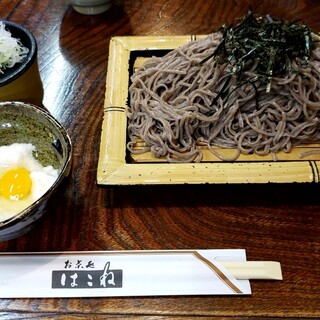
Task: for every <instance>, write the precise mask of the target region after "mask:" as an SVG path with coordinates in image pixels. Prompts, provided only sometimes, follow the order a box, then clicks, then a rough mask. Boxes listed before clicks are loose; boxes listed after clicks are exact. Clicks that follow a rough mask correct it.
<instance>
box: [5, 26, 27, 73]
mask: <svg viewBox="0 0 320 320" xmlns="http://www.w3.org/2000/svg"><path fill="white" fill-rule="evenodd" d="M28 52H29V49H28V48H26V47H25V46H23V45H22V43H21V42H20V40H19V39H16V38H14V37H12V36H11V33H10V31H8V30H7V29H6V28H5V24H4V23H3V22H0V74H1V73H4V70H5V69H6V68H12V67H13V66H14V65H15V64H16V63H19V62H21V61H22V60H23V59H24V58H25V57H26V55H27V53H28Z"/></svg>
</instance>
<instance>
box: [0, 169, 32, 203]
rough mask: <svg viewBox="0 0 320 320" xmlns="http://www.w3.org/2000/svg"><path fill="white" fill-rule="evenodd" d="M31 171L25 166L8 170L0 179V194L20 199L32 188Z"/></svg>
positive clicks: (12, 198) (11, 198) (10, 198)
mask: <svg viewBox="0 0 320 320" xmlns="http://www.w3.org/2000/svg"><path fill="white" fill-rule="evenodd" d="M31 185H32V181H31V178H30V172H29V171H28V170H27V169H24V168H17V169H11V170H8V171H7V172H6V173H5V174H4V175H3V176H2V177H1V179H0V194H1V195H2V196H4V197H5V198H7V199H9V200H20V199H23V198H24V197H26V196H27V195H28V194H29V193H30V190H31Z"/></svg>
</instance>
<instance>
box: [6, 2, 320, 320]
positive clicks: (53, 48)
mask: <svg viewBox="0 0 320 320" xmlns="http://www.w3.org/2000/svg"><path fill="white" fill-rule="evenodd" d="M249 8H251V9H252V10H253V11H254V12H256V13H260V14H270V15H273V16H278V17H280V18H284V19H289V20H297V19H301V20H303V21H305V22H306V23H307V24H308V26H310V27H311V28H314V29H315V30H317V31H320V2H319V1H308V0H304V1H302V0H301V1H298V0H287V1H231V0H230V1H226V0H216V1H214V0H206V1H194V0H119V1H115V2H114V5H113V7H112V8H111V9H110V10H109V11H108V12H105V13H103V14H100V15H96V16H86V15H81V14H79V13H76V12H75V11H74V10H73V9H72V8H71V7H70V6H69V5H68V4H67V3H66V2H65V1H64V0H41V1H38V0H28V1H26V0H2V1H0V18H1V19H5V20H10V21H13V22H17V23H19V24H22V25H24V26H25V27H27V28H28V29H29V30H30V31H31V32H32V33H33V34H34V35H35V37H36V39H37V42H38V46H39V53H38V58H39V66H40V72H41V77H42V80H43V85H44V91H45V96H44V100H43V103H44V105H45V107H46V108H47V109H48V110H49V111H50V112H51V113H52V114H53V115H54V116H55V117H56V118H57V119H58V120H59V121H60V122H61V123H62V124H63V125H64V126H65V127H66V128H67V130H68V131H69V133H70V136H71V139H72V140H73V145H74V154H73V167H72V172H71V176H70V180H69V181H68V185H67V187H66V189H65V190H63V191H61V192H59V193H58V194H56V196H55V197H54V199H53V200H54V201H52V202H51V203H50V205H49V206H48V209H47V211H48V212H47V214H46V215H45V216H44V217H43V218H42V219H41V220H40V221H38V223H37V224H36V225H35V227H34V229H33V230H32V231H30V232H29V233H28V234H26V235H25V236H22V237H20V238H18V239H15V240H11V241H6V242H1V243H0V250H1V251H2V252H12V251H13V252H18V251H19V252H20V251H36V252H37V251H69V250H81V251H82V250H132V249H138V250H140V249H141V250H143V249H194V248H198V249H210V248H218V249H228V248H233V249H236V248H243V249H245V250H246V253H247V258H248V260H274V261H279V262H281V266H282V271H283V277H284V279H283V281H277V282H275V281H263V280H260V281H251V286H252V295H251V296H245V297H244V296H241V297H230V296H227V297H222V296H221V297H220V296H219V297H217V296H202V297H201V296H194V297H188V296H184V297H181V296H175V297H170V296H169V297H138V298H132V297H127V298H90V299H88V298H82V299H75V298H72V299H1V300H0V315H1V316H3V318H5V319H6V318H7V319H17V318H18V319H20V318H21V319H31V318H32V319H42V318H52V317H62V318H63V317H66V316H68V317H69V318H70V319H76V318H77V319H78V318H81V317H84V318H98V317H102V318H104V317H106V316H109V317H110V318H122V317H124V316H128V317H130V318H131V319H187V318H192V319H195V318H202V317H204V318H206V317H207V318H214V317H216V318H219V319H221V318H224V317H225V318H229V317H232V318H237V319H240V318H244V319H248V318H257V319H261V318H263V317H265V318H270V317H271V318H281V317H283V318H288V317H289V318H298V317H303V318H320V240H319V239H320V189H319V186H318V185H316V184H287V185H284V184H276V185H272V184H268V185H199V186H197V185H182V186H152V187H150V186H148V187H147V186H128V187H122V186H121V187H120V186H118V187H101V186H97V185H96V173H97V162H98V157H99V143H100V133H101V125H102V115H103V101H104V94H105V85H106V80H105V79H106V70H107V69H106V67H107V62H108V47H109V41H110V38H111V37H113V36H127V35H149V36H154V35H164V36H167V35H189V34H207V33H209V32H212V31H215V30H216V29H217V28H218V27H219V26H221V25H222V24H224V23H226V24H229V23H232V22H234V19H235V18H237V17H240V16H243V15H244V14H246V13H247V12H248V10H249Z"/></svg>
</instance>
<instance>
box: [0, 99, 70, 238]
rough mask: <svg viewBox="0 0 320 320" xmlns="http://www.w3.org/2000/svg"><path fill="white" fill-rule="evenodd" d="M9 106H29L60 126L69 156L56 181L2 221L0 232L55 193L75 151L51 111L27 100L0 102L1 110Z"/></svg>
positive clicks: (56, 125) (65, 131) (14, 223)
mask: <svg viewBox="0 0 320 320" xmlns="http://www.w3.org/2000/svg"><path fill="white" fill-rule="evenodd" d="M8 106H12V107H18V108H27V109H28V110H31V111H32V112H36V113H38V114H41V115H42V116H44V117H45V118H46V119H47V120H49V122H51V123H52V124H53V125H54V126H55V127H57V128H58V130H59V132H60V133H61V134H62V136H63V138H64V141H65V142H66V146H67V157H66V160H65V162H64V164H63V166H62V168H61V170H60V172H59V175H58V177H57V179H56V180H55V181H54V183H53V184H52V185H51V187H50V188H49V189H48V190H47V191H46V192H45V193H44V194H43V195H42V196H41V197H40V198H39V199H37V200H36V201H35V202H33V203H32V204H30V205H29V206H28V207H27V208H25V209H24V210H22V211H20V212H19V213H17V214H15V215H13V216H12V217H10V218H8V219H6V220H3V221H0V232H1V230H4V229H7V228H8V227H11V226H14V225H16V224H17V223H19V221H21V220H23V219H24V218H26V217H27V216H28V215H29V214H30V213H31V212H32V211H33V210H34V209H36V207H37V206H38V205H39V204H40V203H41V202H42V201H43V200H45V199H46V198H48V196H49V195H50V194H51V193H53V192H54V191H55V190H56V189H57V187H58V186H59V184H60V183H61V182H62V180H63V178H64V177H65V176H66V175H68V172H69V171H70V168H71V162H72V153H73V147H72V141H71V138H70V136H69V134H68V132H67V130H66V129H65V128H64V127H63V126H62V125H61V124H60V123H59V121H58V120H56V119H55V118H54V117H53V116H52V115H51V114H50V112H49V111H47V110H45V109H42V108H40V107H38V106H36V105H33V104H31V103H26V102H21V101H5V102H0V110H1V108H6V107H8Z"/></svg>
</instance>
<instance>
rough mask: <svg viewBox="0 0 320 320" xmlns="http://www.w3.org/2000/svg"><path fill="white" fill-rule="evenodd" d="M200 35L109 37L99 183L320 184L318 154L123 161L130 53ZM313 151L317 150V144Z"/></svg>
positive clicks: (161, 47) (159, 48) (166, 47)
mask: <svg viewBox="0 0 320 320" xmlns="http://www.w3.org/2000/svg"><path fill="white" fill-rule="evenodd" d="M203 37H204V36H168V37H154V36H152V37H149V36H142V37H135V36H129V37H113V38H112V39H111V40H110V47H109V62H108V69H107V79H106V93H105V101H104V117H103V123H102V133H101V143H100V154H99V161H98V169H97V183H98V184H100V185H139V184H141V185H147V184H204V183H209V184H213V183H216V184H225V183H270V182H272V183H292V182H319V165H320V162H319V161H317V160H320V155H316V156H313V157H312V158H311V159H310V157H309V158H308V160H299V159H296V160H295V159H293V160H290V161H287V160H284V161H276V162H274V161H269V160H268V161H264V160H261V159H260V160H259V161H257V160H250V161H246V160H241V161H236V162H221V161H214V162H201V163H167V162H156V163H151V162H145V163H144V162H137V163H133V162H127V160H126V152H127V151H126V143H127V141H126V139H127V117H126V108H127V100H128V86H129V76H130V71H129V68H130V59H131V56H132V53H134V52H146V53H147V52H151V51H156V52H157V51H159V52H160V51H162V52H163V51H168V50H172V49H175V48H177V47H178V46H181V45H184V44H186V43H187V42H190V41H195V40H196V39H199V38H203ZM316 147H319V145H317V146H316Z"/></svg>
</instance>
